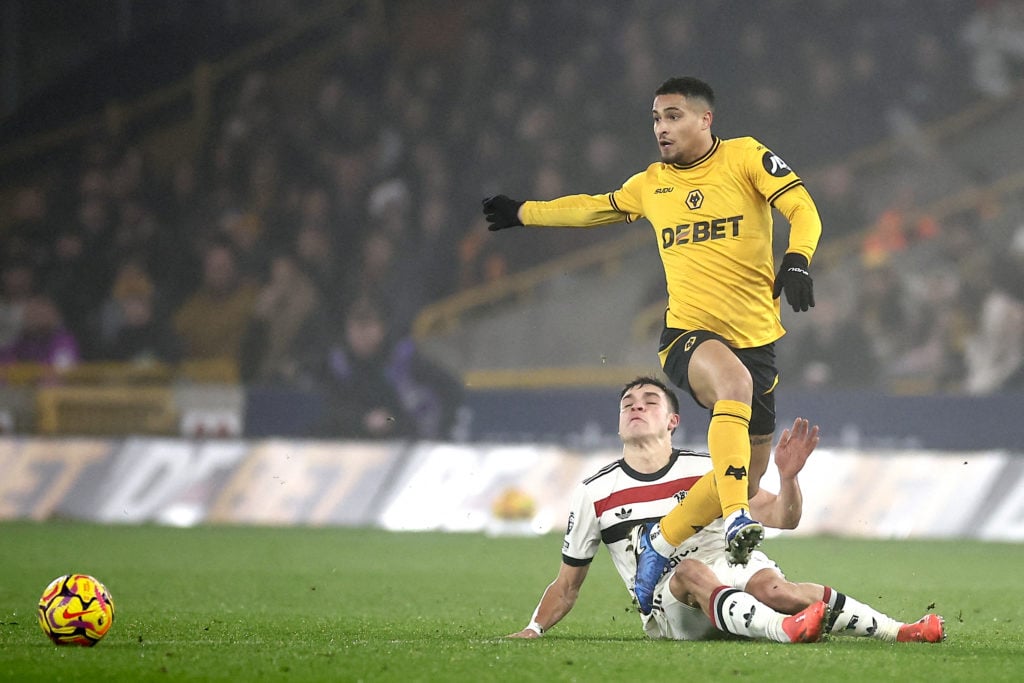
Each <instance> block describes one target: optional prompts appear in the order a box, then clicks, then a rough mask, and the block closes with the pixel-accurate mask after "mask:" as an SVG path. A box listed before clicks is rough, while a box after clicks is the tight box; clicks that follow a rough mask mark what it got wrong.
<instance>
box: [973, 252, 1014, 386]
mask: <svg viewBox="0 0 1024 683" xmlns="http://www.w3.org/2000/svg"><path fill="white" fill-rule="evenodd" d="M992 285H993V287H992V290H991V291H990V292H989V293H988V295H987V296H986V297H985V299H984V301H983V302H982V305H981V318H980V321H979V324H978V329H977V331H976V333H975V334H974V335H972V337H971V339H970V341H969V343H968V344H967V345H966V348H967V354H966V362H967V371H968V372H967V380H966V382H965V388H966V389H967V391H968V392H969V393H972V394H985V393H989V392H992V391H997V390H1000V389H1007V388H1019V387H1021V386H1024V258H1021V257H1020V256H1019V255H1016V254H1015V256H1014V257H1004V258H1000V259H999V260H998V261H997V262H996V265H995V267H994V268H993V271H992Z"/></svg>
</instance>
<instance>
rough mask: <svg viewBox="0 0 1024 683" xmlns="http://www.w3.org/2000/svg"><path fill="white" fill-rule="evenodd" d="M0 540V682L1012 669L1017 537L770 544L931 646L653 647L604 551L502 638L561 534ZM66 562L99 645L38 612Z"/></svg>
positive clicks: (1020, 581)
mask: <svg viewBox="0 0 1024 683" xmlns="http://www.w3.org/2000/svg"><path fill="white" fill-rule="evenodd" d="M0 538H2V539H3V543H2V554H3V564H2V566H3V574H2V576H0V610H2V613H0V680H17V681H32V680H40V681H43V680H45V681H82V680H116V681H145V680H153V681H169V680H174V681H179V680H230V681H238V680H282V681H314V680H322V681H358V680H365V681H488V680H493V681H563V680H564V681H568V680H579V681H657V680H670V679H682V678H686V679H688V680H701V679H704V680H716V681H718V680H750V681H755V680H756V681H786V682H787V683H791V682H792V681H794V680H821V681H843V680H850V681H864V680H879V679H881V680H918V681H923V680H930V681H968V680H976V681H996V680H1019V679H1020V675H1021V674H1020V666H1021V663H1022V661H1024V603H1022V601H1021V597H1020V596H1021V595H1022V594H1024V572H1021V567H1022V566H1024V562H1022V560H1024V547H1022V546H1020V545H1010V544H985V543H975V542H966V541H944V542H919V541H917V542H909V541H898V542H897V541H890V542H884V541H864V540H842V539H785V538H778V539H772V540H769V541H767V542H766V544H765V549H766V550H767V551H768V553H769V554H770V555H772V556H773V557H774V558H775V559H776V560H777V561H778V562H779V563H780V564H781V566H782V567H783V569H784V570H785V571H786V572H787V574H788V575H789V576H790V578H792V579H794V580H811V581H817V582H824V583H828V584H830V585H833V586H835V587H836V588H838V589H839V590H843V591H845V592H848V593H849V594H850V595H853V596H854V597H857V598H858V599H860V600H862V601H864V602H868V603H869V604H872V605H873V606H875V607H876V608H878V609H880V610H882V611H884V612H886V613H888V614H890V615H891V616H894V617H897V618H902V619H903V620H914V619H917V618H918V617H920V616H921V615H922V614H924V613H925V612H926V611H929V610H930V609H934V610H935V611H938V612H939V613H941V614H943V615H944V616H945V617H946V626H947V633H948V639H947V641H946V642H945V643H943V644H940V645H926V644H906V645H903V644H890V643H881V642H877V641H873V640H868V639H854V638H836V637H832V638H830V639H828V640H827V641H826V642H823V643H818V644H813V645H796V646H787V645H778V644H774V643H755V642H748V641H741V642H736V641H734V642H709V643H677V642H666V641H651V640H648V639H647V638H645V637H644V636H643V634H642V632H641V630H640V626H639V621H638V617H637V616H636V614H635V613H634V609H633V608H632V606H631V605H630V602H629V600H628V596H627V593H626V592H625V590H624V589H623V587H622V585H621V583H620V581H619V579H618V577H617V576H616V575H615V573H614V570H613V569H612V567H611V563H610V561H609V560H608V557H607V554H606V553H605V551H602V552H601V553H599V554H598V558H597V559H596V560H595V563H594V565H593V567H592V568H591V571H590V575H589V577H588V579H587V582H586V584H585V585H584V587H583V591H582V593H581V596H580V600H579V602H578V603H577V605H576V608H575V609H574V610H573V612H572V613H571V614H570V615H569V616H568V617H567V618H566V619H565V620H564V621H563V622H562V623H561V624H559V625H558V626H557V627H556V628H554V629H553V630H552V631H550V632H549V633H548V634H547V635H545V636H544V638H542V639H540V640H534V641H516V640H505V639H502V638H501V637H500V636H502V635H503V634H506V633H509V632H512V631H517V630H519V629H520V628H521V627H522V626H523V625H524V624H525V623H526V622H527V621H528V620H529V616H530V613H531V611H532V610H533V608H534V606H535V604H536V601H537V599H538V598H539V596H540V593H541V591H542V590H543V589H544V587H545V586H546V585H547V583H548V582H549V581H550V580H551V579H553V578H554V576H555V573H556V572H557V570H558V565H559V551H560V544H561V539H560V538H559V537H557V536H546V537H542V538H505V539H492V538H487V537H484V536H481V535H475V534H474V535H468V534H467V535H451V534H426V533H424V534H392V533H384V532H376V531H370V530H353V529H262V528H239V527H207V528H197V529H171V528H160V527H148V526H147V527H129V526H125V527H110V526H92V525H84V524H71V523H46V524H32V523H10V524H0ZM67 572H84V573H89V574H93V575H94V576H96V577H97V578H99V579H100V580H101V581H103V582H105V583H106V585H107V587H108V588H109V589H110V591H111V593H112V594H113V597H114V601H115V604H116V607H117V612H116V616H115V620H114V625H113V628H112V629H111V632H110V633H109V634H108V635H107V637H106V639H105V640H104V641H103V642H101V643H100V644H99V645H97V646H96V647H94V648H91V649H87V648H77V647H76V648H70V647H63V648H58V647H55V646H53V645H51V644H50V642H49V641H48V640H47V639H46V637H45V636H44V635H43V633H42V631H41V630H40V629H39V626H38V624H37V623H36V617H35V611H34V609H35V604H36V601H37V600H38V598H39V595H40V594H41V592H42V590H43V588H44V587H45V586H46V584H47V583H48V582H49V581H50V580H51V579H53V578H54V577H56V576H58V575H60V574H63V573H67ZM933 604H934V608H932V607H931V605H933Z"/></svg>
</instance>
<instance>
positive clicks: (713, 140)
mask: <svg viewBox="0 0 1024 683" xmlns="http://www.w3.org/2000/svg"><path fill="white" fill-rule="evenodd" d="M721 142H722V139H721V138H719V137H718V136H717V135H712V136H711V149H709V150H708V151H707V153H706V154H705V155H704V156H702V157H700V158H699V159H695V160H694V161H691V162H690V163H688V164H672V168H678V169H681V170H684V171H685V170H687V169H690V168H693V167H695V166H700V165H701V164H703V163H704V162H705V161H707V160H708V159H709V158H711V155H712V154H714V153H715V150H717V149H718V145H720V144H721Z"/></svg>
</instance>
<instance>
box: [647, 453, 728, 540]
mask: <svg viewBox="0 0 1024 683" xmlns="http://www.w3.org/2000/svg"><path fill="white" fill-rule="evenodd" d="M721 513H722V504H721V503H720V502H719V500H718V487H717V485H716V484H715V473H714V472H708V473H707V474H705V475H704V476H703V477H701V478H700V479H698V480H697V481H695V482H694V484H693V486H691V487H690V490H689V492H688V493H687V494H686V498H683V500H682V501H681V502H680V503H679V505H676V506H675V507H674V508H672V510H671V511H670V512H669V513H668V514H667V515H665V516H664V517H662V518H661V535H662V536H663V537H664V538H665V540H666V541H668V542H669V543H671V544H672V545H673V546H676V547H678V546H680V545H682V543H683V541H685V540H686V539H688V538H689V537H690V536H693V535H694V534H695V533H697V532H698V531H700V530H701V529H702V528H704V527H705V526H707V525H708V524H710V523H711V522H712V521H713V520H715V519H717V518H718V516H719V515H720V514H721Z"/></svg>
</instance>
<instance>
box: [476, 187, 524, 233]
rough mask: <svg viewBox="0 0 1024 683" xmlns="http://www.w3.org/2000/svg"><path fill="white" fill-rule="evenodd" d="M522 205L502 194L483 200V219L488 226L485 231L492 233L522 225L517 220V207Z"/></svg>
mask: <svg viewBox="0 0 1024 683" xmlns="http://www.w3.org/2000/svg"><path fill="white" fill-rule="evenodd" d="M522 205H523V202H518V201H516V200H515V199H512V198H510V197H506V196H505V195H503V194H499V195H495V196H493V197H488V198H487V199H485V200H484V217H485V218H486V219H487V222H488V224H489V225H488V226H487V229H488V230H491V231H492V232H493V231H495V230H504V229H505V228H512V227H515V226H517V225H522V224H523V222H522V221H521V220H519V207H520V206H522Z"/></svg>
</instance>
